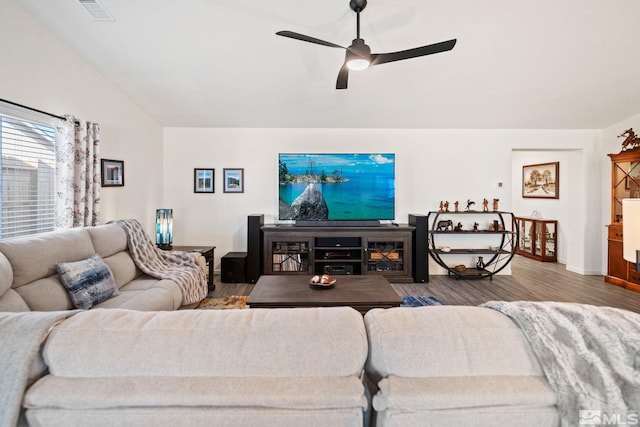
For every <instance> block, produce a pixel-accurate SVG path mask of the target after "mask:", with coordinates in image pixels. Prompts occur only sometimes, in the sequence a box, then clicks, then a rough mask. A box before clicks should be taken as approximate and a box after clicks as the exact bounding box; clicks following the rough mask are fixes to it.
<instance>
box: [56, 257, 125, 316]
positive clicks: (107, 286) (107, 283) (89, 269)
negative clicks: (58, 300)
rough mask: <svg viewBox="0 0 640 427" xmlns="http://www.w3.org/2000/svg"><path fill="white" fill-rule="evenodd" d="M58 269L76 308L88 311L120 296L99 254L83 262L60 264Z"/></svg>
mask: <svg viewBox="0 0 640 427" xmlns="http://www.w3.org/2000/svg"><path fill="white" fill-rule="evenodd" d="M57 268H58V273H59V274H60V279H61V280H62V284H63V285H64V287H65V288H66V290H67V292H68V293H69V298H71V301H72V302H73V305H74V306H75V307H76V308H80V309H85V310H88V309H90V308H91V307H93V306H94V305H96V304H99V303H101V302H102V301H106V300H108V299H109V298H111V297H113V296H115V295H118V288H117V287H116V282H115V281H114V280H113V275H112V274H111V271H110V270H109V267H107V265H106V264H105V263H104V261H103V260H102V257H101V256H100V255H98V254H94V255H92V256H90V257H89V258H87V259H85V260H82V261H75V262H61V263H58V264H57Z"/></svg>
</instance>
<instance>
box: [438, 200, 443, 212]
mask: <svg viewBox="0 0 640 427" xmlns="http://www.w3.org/2000/svg"><path fill="white" fill-rule="evenodd" d="M438 212H440V213H442V212H444V202H443V201H442V200H440V209H438Z"/></svg>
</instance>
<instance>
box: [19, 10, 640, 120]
mask: <svg viewBox="0 0 640 427" xmlns="http://www.w3.org/2000/svg"><path fill="white" fill-rule="evenodd" d="M14 1H15V2H16V3H17V4H19V5H21V6H22V7H23V8H24V9H25V10H27V11H28V12H29V13H30V14H31V15H32V16H34V17H35V18H36V19H37V20H39V21H40V22H42V23H43V25H44V26H46V27H48V28H49V29H50V30H51V31H52V32H53V33H55V34H56V35H57V36H59V37H60V38H61V39H62V40H63V41H64V42H65V43H66V44H68V45H69V46H70V47H71V48H72V49H74V50H75V51H76V52H78V54H79V55H80V56H81V57H83V58H84V59H85V60H86V61H87V62H88V63H90V64H92V65H93V66H94V67H95V68H96V69H97V70H99V71H100V72H101V73H102V74H104V75H105V76H106V77H107V78H109V79H110V80H111V81H113V82H114V83H115V84H116V85H117V86H118V87H120V88H121V89H122V91H123V92H124V93H126V94H127V95H128V96H130V97H131V99H133V100H134V101H135V102H136V103H137V104H138V105H140V106H141V107H142V108H143V109H144V110H145V111H147V112H148V113H149V114H150V115H152V116H154V117H155V118H156V119H157V120H158V121H159V122H160V123H161V124H162V125H163V126H194V127H278V128H280V127H282V128H297V127H303V128H456V129H463V128H477V129H481V128H491V129H514V128H517V129H601V128H605V127H607V126H609V125H611V124H613V123H615V122H618V121H620V120H623V119H625V118H628V117H630V116H632V115H634V114H637V113H640V53H639V52H640V24H639V22H638V17H639V16H640V1H638V0H616V1H605V0H561V1H560V0H538V1H514V0H369V3H368V5H367V7H366V9H365V10H364V11H363V12H362V14H361V36H362V38H364V39H365V40H366V42H367V44H369V45H370V46H371V49H372V51H373V52H376V53H383V52H391V51H397V50H403V49H408V48H412V47H418V46H422V45H427V44H431V43H436V42H440V41H443V40H449V39H452V38H457V40H458V41H457V44H456V46H455V48H454V49H453V50H452V51H449V52H445V53H440V54H437V55H431V56H425V57H420V58H414V59H410V60H405V61H400V62H392V63H388V64H383V65H379V66H376V67H372V68H370V69H368V70H365V71H360V72H352V73H351V75H350V78H349V88H348V89H347V90H342V91H338V90H336V89H335V84H336V76H337V73H338V70H339V69H340V66H341V65H342V62H343V60H344V51H343V50H341V49H335V48H330V47H325V46H320V45H315V44H311V43H305V42H301V41H297V40H292V39H288V38H285V37H279V36H276V35H275V33H276V31H279V30H290V31H295V32H298V33H303V34H306V35H310V36H313V37H316V38H319V39H322V40H326V41H330V42H333V43H336V44H338V45H341V46H348V45H349V44H350V43H351V40H352V39H353V38H355V31H356V17H355V14H354V13H353V12H352V11H351V9H350V8H349V1H348V0H316V1H311V0H297V1H294V0H263V1H255V0H172V1H168V0H100V4H101V5H103V6H104V7H105V9H106V10H107V11H108V12H109V13H110V14H111V15H112V16H113V18H114V20H113V21H95V20H93V19H92V17H91V16H90V14H89V13H88V12H87V11H86V10H85V8H84V7H83V6H82V5H81V1H80V0H56V1H42V0H14Z"/></svg>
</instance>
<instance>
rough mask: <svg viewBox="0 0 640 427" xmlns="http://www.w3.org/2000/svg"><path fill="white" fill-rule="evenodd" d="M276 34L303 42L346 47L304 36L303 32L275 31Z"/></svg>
mask: <svg viewBox="0 0 640 427" xmlns="http://www.w3.org/2000/svg"><path fill="white" fill-rule="evenodd" d="M276 35H278V36H282V37H289V38H291V39H296V40H302V41H303V42H309V43H315V44H319V45H322V46H329V47H337V48H340V49H346V47H342V46H339V45H337V44H334V43H331V42H327V41H324V40H320V39H317V38H315V37H310V36H305V35H304V34H300V33H294V32H293V31H278V32H277V33H276Z"/></svg>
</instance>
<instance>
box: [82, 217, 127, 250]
mask: <svg viewBox="0 0 640 427" xmlns="http://www.w3.org/2000/svg"><path fill="white" fill-rule="evenodd" d="M85 230H87V233H89V236H90V237H91V241H92V242H93V247H94V248H95V250H96V252H97V253H99V254H100V256H101V257H102V258H107V257H109V256H111V255H114V254H116V253H118V252H122V251H126V250H127V234H126V233H125V232H124V229H123V228H122V227H120V226H119V225H118V224H116V223H115V222H114V223H109V224H104V225H97V226H95V227H86V228H85Z"/></svg>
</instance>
